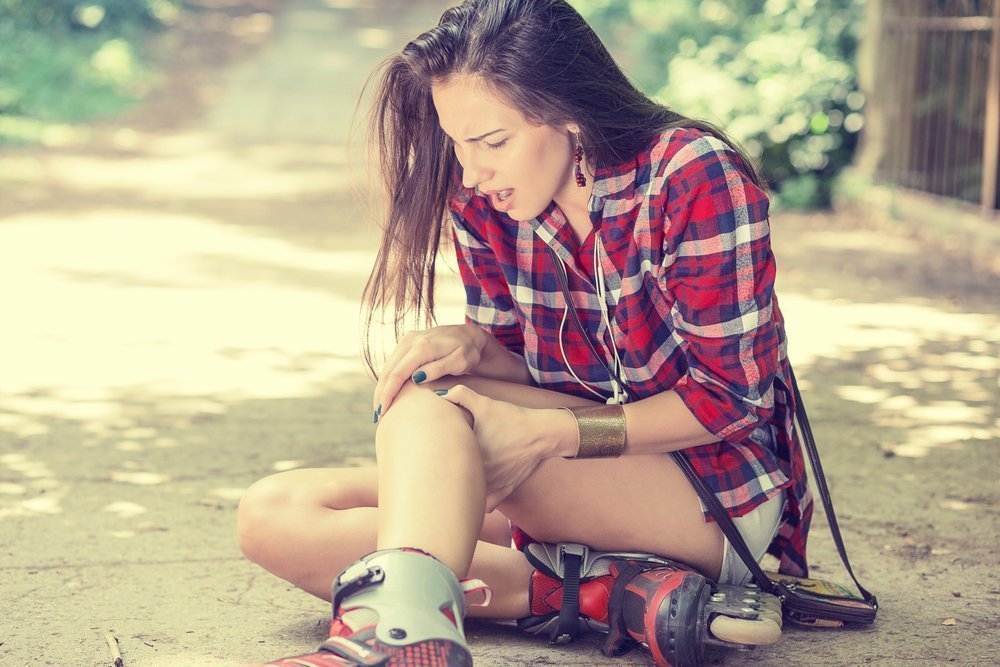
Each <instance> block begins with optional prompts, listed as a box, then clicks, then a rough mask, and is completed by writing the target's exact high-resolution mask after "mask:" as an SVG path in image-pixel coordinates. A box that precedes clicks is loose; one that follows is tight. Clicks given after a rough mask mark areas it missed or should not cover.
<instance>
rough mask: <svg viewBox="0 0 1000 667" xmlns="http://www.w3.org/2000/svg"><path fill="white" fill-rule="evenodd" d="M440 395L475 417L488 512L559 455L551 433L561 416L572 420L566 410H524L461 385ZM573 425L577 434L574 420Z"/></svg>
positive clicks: (474, 430)
mask: <svg viewBox="0 0 1000 667" xmlns="http://www.w3.org/2000/svg"><path fill="white" fill-rule="evenodd" d="M441 396H442V397H443V398H444V399H445V400H447V401H450V402H451V403H454V404H455V405H458V406H461V407H463V408H465V409H466V410H468V411H469V412H470V413H471V414H472V419H473V426H472V429H473V432H474V433H475V434H476V440H477V442H478V443H479V449H480V450H481V451H482V455H483V466H484V467H485V469H486V511H487V512H492V511H493V510H494V509H496V507H497V505H499V504H500V503H501V502H503V500H504V499H505V498H506V497H507V496H509V495H510V494H511V493H512V492H513V491H514V489H516V488H517V487H518V486H519V485H520V484H521V482H523V481H524V480H526V479H527V478H528V477H530V476H531V473H533V472H534V471H535V468H537V467H538V464H540V463H541V462H542V461H544V460H545V459H546V458H548V457H550V456H555V455H557V451H556V450H557V445H558V443H557V441H556V440H555V439H552V438H550V437H549V433H550V431H552V430H553V427H555V426H560V424H559V420H560V415H565V419H568V420H571V421H572V420H573V417H572V415H570V414H569V413H568V412H565V411H564V410H558V409H549V410H540V409H533V408H524V407H521V406H519V405H514V404H513V403H508V402H506V401H498V400H496V399H493V398H489V397H488V396H483V395H482V394H477V393H476V392H475V391H473V390H472V389H470V388H468V387H466V386H465V385H461V384H459V385H455V386H454V387H452V388H451V389H449V390H448V391H447V392H446V393H442V394H441ZM561 426H563V427H565V426H566V424H561ZM571 426H572V428H573V431H574V432H575V430H576V426H575V421H573V422H572V424H571Z"/></svg>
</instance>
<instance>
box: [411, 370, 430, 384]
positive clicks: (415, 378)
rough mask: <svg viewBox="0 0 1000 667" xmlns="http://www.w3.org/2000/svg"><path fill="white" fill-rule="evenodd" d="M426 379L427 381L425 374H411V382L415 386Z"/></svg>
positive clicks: (421, 372) (418, 372)
mask: <svg viewBox="0 0 1000 667" xmlns="http://www.w3.org/2000/svg"><path fill="white" fill-rule="evenodd" d="M426 379H427V373H425V372H423V371H417V372H416V373H414V374H413V381H414V382H416V383H417V384H420V383H421V382H423V381H424V380H426Z"/></svg>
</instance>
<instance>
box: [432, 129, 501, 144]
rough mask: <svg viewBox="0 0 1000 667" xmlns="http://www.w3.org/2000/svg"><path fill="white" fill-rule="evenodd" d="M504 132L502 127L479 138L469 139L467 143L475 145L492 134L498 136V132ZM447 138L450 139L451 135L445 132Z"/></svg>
mask: <svg viewBox="0 0 1000 667" xmlns="http://www.w3.org/2000/svg"><path fill="white" fill-rule="evenodd" d="M503 131H504V129H503V128H502V127H500V128H497V129H495V130H491V131H490V132H487V133H486V134H481V135H479V136H478V137H469V138H468V139H466V140H465V141H466V142H467V143H470V144H473V143H475V142H477V141H482V140H483V139H485V138H486V137H488V136H490V135H491V134H496V133H497V132H503ZM445 136H448V137H450V135H449V134H448V133H447V132H445Z"/></svg>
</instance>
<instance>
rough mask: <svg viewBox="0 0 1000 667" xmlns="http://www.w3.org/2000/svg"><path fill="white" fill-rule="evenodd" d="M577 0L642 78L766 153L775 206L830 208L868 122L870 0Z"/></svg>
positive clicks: (683, 108) (680, 108)
mask: <svg viewBox="0 0 1000 667" xmlns="http://www.w3.org/2000/svg"><path fill="white" fill-rule="evenodd" d="M570 1H571V2H572V4H573V5H574V6H575V7H576V8H577V9H578V10H579V11H580V12H581V13H582V14H583V15H584V16H585V17H586V18H587V19H588V20H589V21H590V22H591V25H593V26H594V29H595V30H596V31H597V32H598V33H599V34H600V35H601V37H602V38H603V39H605V41H606V43H607V44H608V46H609V48H611V49H612V50H613V51H614V52H615V54H616V55H617V56H618V57H619V59H620V60H621V61H622V64H623V66H624V67H625V69H626V71H627V72H628V73H629V74H630V75H631V76H633V78H634V79H635V81H636V83H637V84H638V85H639V86H640V87H642V88H643V89H644V90H646V91H647V92H649V93H650V94H651V95H653V96H654V97H655V98H656V99H658V100H659V101H660V102H662V103H663V104H665V105H667V106H669V107H670V108H672V109H675V110H676V111H677V112H679V113H682V114H684V115H686V116H691V117H696V118H702V119H705V120H708V121H711V122H714V123H717V124H719V125H720V126H721V127H722V128H723V129H725V130H726V132H727V133H728V134H729V135H730V136H731V137H733V138H734V139H736V140H737V141H739V142H740V143H742V144H743V145H744V147H745V148H746V149H747V150H748V152H750V154H751V155H753V156H754V157H756V158H758V159H759V160H760V161H761V163H762V165H763V169H764V174H765V176H766V177H767V179H768V181H769V183H770V185H771V186H772V188H774V190H775V192H776V193H777V199H778V202H777V203H779V204H783V205H786V206H789V207H796V208H801V207H825V206H829V204H830V198H831V192H830V189H831V185H832V179H833V176H835V175H836V174H837V172H838V171H840V169H841V168H843V167H845V166H846V165H848V164H849V163H850V161H851V158H852V156H853V154H854V149H855V146H856V144H857V137H858V134H857V133H858V131H859V130H860V129H861V127H862V126H863V124H864V117H863V115H862V108H863V106H864V96H863V95H862V94H861V92H860V91H859V90H858V84H857V81H856V65H855V54H856V51H857V48H858V30H859V29H860V27H861V25H862V17H863V14H864V0H823V1H822V2H819V1H818V0H670V1H669V2H664V1H663V0H570Z"/></svg>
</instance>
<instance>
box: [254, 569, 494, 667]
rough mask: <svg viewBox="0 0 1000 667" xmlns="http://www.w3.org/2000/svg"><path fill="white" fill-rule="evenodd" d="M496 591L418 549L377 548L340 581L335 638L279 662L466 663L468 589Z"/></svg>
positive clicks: (414, 666) (430, 666)
mask: <svg viewBox="0 0 1000 667" xmlns="http://www.w3.org/2000/svg"><path fill="white" fill-rule="evenodd" d="M475 593H481V594H482V601H481V602H480V604H482V605H484V606H485V605H486V604H489V598H490V596H491V593H490V591H489V588H487V587H486V584H484V583H483V582H482V581H480V580H478V579H470V580H465V581H464V582H459V580H458V579H457V578H456V577H455V575H454V574H452V572H451V570H449V569H448V568H447V567H446V566H445V565H444V564H443V563H441V562H440V561H439V560H437V559H436V558H434V557H433V556H431V555H430V554H427V553H425V552H423V551H419V550H416V549H387V550H383V551H376V552H374V553H372V554H369V555H368V556H365V557H364V558H362V559H361V560H359V561H357V562H356V563H354V564H353V565H351V566H349V567H348V568H347V569H346V570H344V571H343V572H342V573H341V574H340V576H338V577H337V579H336V581H335V582H334V584H333V622H332V623H331V625H330V638H329V639H327V640H326V641H325V642H323V644H322V645H321V646H320V647H319V649H318V650H317V651H316V652H314V653H310V654H308V655H299V656H295V657H291V658H282V659H280V660H276V661H274V662H269V663H267V665H269V666H272V667H329V666H333V665H336V666H337V667H342V666H343V665H364V666H371V667H374V666H377V665H384V666H385V667H402V666H405V667H466V666H471V665H472V656H471V655H470V653H469V649H468V647H467V646H466V641H465V632H464V630H463V628H462V620H463V619H464V617H465V608H466V601H465V596H466V594H470V595H472V594H475Z"/></svg>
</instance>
